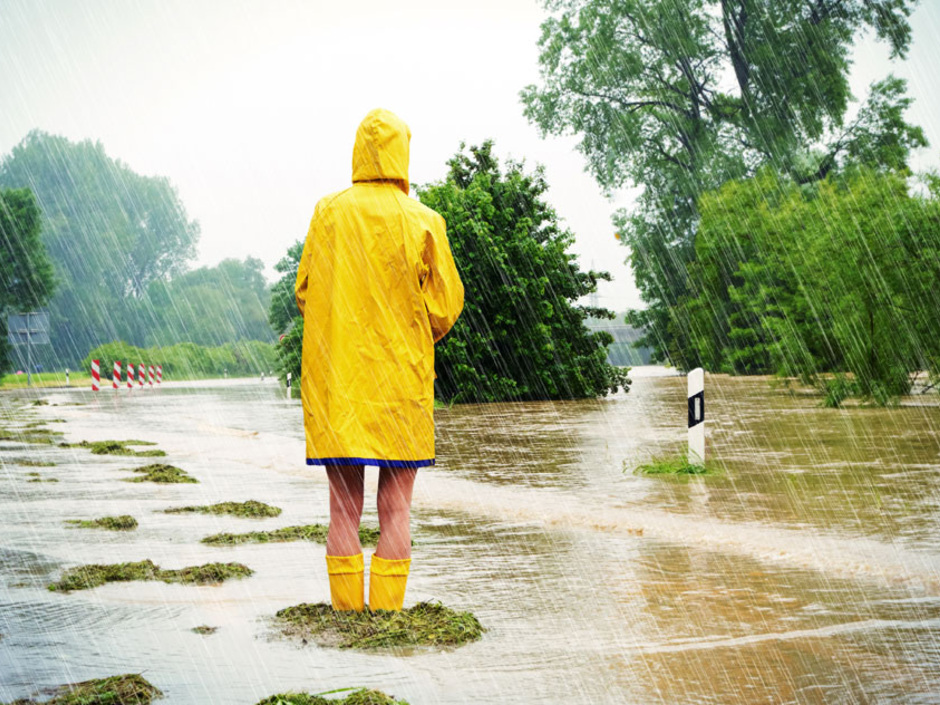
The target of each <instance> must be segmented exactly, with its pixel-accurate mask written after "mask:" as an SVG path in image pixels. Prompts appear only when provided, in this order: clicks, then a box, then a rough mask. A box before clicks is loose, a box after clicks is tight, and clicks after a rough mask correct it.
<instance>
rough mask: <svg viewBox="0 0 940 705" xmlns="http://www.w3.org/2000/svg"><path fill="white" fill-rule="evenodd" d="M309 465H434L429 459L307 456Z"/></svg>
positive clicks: (432, 459)
mask: <svg viewBox="0 0 940 705" xmlns="http://www.w3.org/2000/svg"><path fill="white" fill-rule="evenodd" d="M307 465H377V466H378V467H380V468H424V467H427V466H429V465H434V458H429V459H427V460H384V459H381V458H307Z"/></svg>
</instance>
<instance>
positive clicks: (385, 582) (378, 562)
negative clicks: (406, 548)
mask: <svg viewBox="0 0 940 705" xmlns="http://www.w3.org/2000/svg"><path fill="white" fill-rule="evenodd" d="M410 568H411V559H410V558H399V559H389V558H380V557H379V556H375V555H373V556H372V565H371V566H370V567H369V609H373V610H400V609H401V606H402V605H403V604H404V602H405V585H406V584H407V583H408V571H409V569H410Z"/></svg>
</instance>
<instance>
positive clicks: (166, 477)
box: [124, 463, 199, 485]
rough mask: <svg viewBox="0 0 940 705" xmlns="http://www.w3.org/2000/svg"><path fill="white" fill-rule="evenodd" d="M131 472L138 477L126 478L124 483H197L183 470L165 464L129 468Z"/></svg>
mask: <svg viewBox="0 0 940 705" xmlns="http://www.w3.org/2000/svg"><path fill="white" fill-rule="evenodd" d="M131 470H133V471H134V472H136V473H140V476H139V477H127V478H125V479H124V481H125V482H159V483H161V484H164V485H166V484H179V483H186V482H188V483H193V482H199V480H197V479H196V478H195V477H193V476H192V475H190V474H189V473H187V472H186V471H185V470H181V469H180V468H178V467H176V466H175V465H167V464H166V463H153V464H151V465H144V466H143V467H139V468H131Z"/></svg>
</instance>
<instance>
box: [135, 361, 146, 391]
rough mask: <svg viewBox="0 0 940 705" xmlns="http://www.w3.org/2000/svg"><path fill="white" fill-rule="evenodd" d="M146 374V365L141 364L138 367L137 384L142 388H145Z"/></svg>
mask: <svg viewBox="0 0 940 705" xmlns="http://www.w3.org/2000/svg"><path fill="white" fill-rule="evenodd" d="M146 374H147V373H146V372H144V363H142V362H141V363H140V364H139V365H137V383H138V384H139V385H140V386H141V387H143V386H144V376H145V375H146Z"/></svg>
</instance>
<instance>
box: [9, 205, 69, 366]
mask: <svg viewBox="0 0 940 705" xmlns="http://www.w3.org/2000/svg"><path fill="white" fill-rule="evenodd" d="M41 229H42V214H41V212H40V210H39V206H38V205H37V203H36V199H35V197H34V196H33V193H32V191H30V190H29V189H25V188H24V189H12V190H0V335H2V337H0V371H7V370H8V369H10V364H11V362H12V360H11V359H10V354H11V351H10V348H9V344H8V343H7V315H8V314H10V313H16V312H24V311H32V310H34V309H37V308H39V307H41V306H44V305H45V304H46V302H47V301H48V300H49V297H50V296H51V295H52V292H53V291H54V288H55V280H54V276H53V271H52V263H51V262H50V261H49V256H48V255H47V254H46V248H45V246H44V245H43V242H42V239H41V237H40V231H41Z"/></svg>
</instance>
